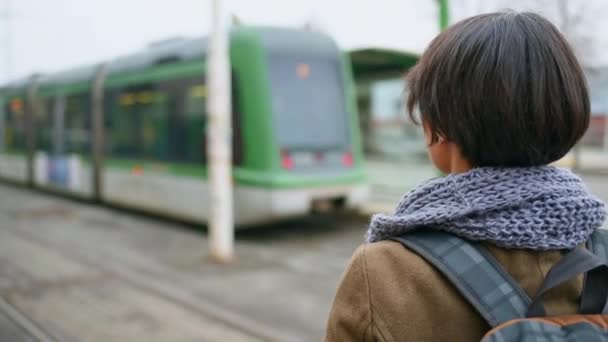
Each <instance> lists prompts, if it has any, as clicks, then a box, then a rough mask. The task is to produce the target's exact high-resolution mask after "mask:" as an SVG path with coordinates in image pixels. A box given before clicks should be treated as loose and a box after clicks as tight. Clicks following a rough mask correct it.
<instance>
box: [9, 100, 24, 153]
mask: <svg viewBox="0 0 608 342" xmlns="http://www.w3.org/2000/svg"><path fill="white" fill-rule="evenodd" d="M4 110H5V113H6V120H5V125H4V147H5V150H6V151H9V152H23V151H25V101H24V99H23V98H22V97H13V98H11V99H9V101H8V102H7V103H6V105H5V107H4Z"/></svg>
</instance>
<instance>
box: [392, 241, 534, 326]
mask: <svg viewBox="0 0 608 342" xmlns="http://www.w3.org/2000/svg"><path fill="white" fill-rule="evenodd" d="M392 240H394V241H397V242H400V243H401V244H403V245H404V246H405V247H407V248H408V249H411V250H413V251H414V252H416V253H417V254H418V255H420V256H421V257H422V258H424V259H425V260H426V261H427V262H429V263H430V264H431V265H433V266H435V268H437V269H438V270H439V271H440V272H441V273H443V275H444V276H445V277H446V278H448V279H449V280H450V282H451V283H452V284H453V285H454V286H455V287H456V288H457V289H458V290H459V291H460V293H461V294H462V295H463V296H464V297H465V298H466V299H467V300H468V301H469V302H470V303H471V305H473V307H475V309H476V310H477V311H478V312H479V314H481V316H482V317H483V318H484V319H485V320H486V321H487V322H488V324H490V325H491V326H492V327H496V326H498V325H500V324H501V323H504V322H506V321H509V320H512V319H517V318H524V317H526V311H527V309H528V306H529V305H530V303H531V300H530V297H528V295H527V294H526V293H525V292H524V291H523V289H521V287H520V286H519V285H518V284H517V282H516V281H515V280H514V279H513V278H511V276H509V275H508V274H507V272H506V271H505V270H504V269H503V268H502V266H501V265H500V264H499V263H498V261H497V260H496V259H495V258H494V257H493V256H492V255H491V254H490V253H489V252H488V251H486V250H485V249H483V248H481V247H479V246H478V245H477V244H475V243H470V242H468V241H466V240H464V239H461V238H459V237H458V236H455V235H453V234H449V233H444V232H439V231H424V232H423V231H418V232H412V233H408V234H405V235H402V236H399V237H395V238H393V239H392Z"/></svg>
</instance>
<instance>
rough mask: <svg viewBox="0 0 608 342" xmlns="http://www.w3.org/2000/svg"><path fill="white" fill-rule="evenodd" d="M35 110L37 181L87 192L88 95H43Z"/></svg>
mask: <svg viewBox="0 0 608 342" xmlns="http://www.w3.org/2000/svg"><path fill="white" fill-rule="evenodd" d="M37 114H38V115H37V120H36V123H37V125H36V132H37V134H36V146H37V148H36V156H35V160H36V172H35V173H36V179H37V181H38V182H37V183H39V184H41V185H48V186H51V187H55V188H62V189H64V190H68V191H71V192H85V193H88V192H90V179H88V178H90V176H91V171H90V167H87V165H88V164H89V161H90V160H91V139H92V136H91V119H90V116H91V114H90V96H89V95H88V94H85V93H82V94H70V95H57V96H54V97H50V98H47V99H45V100H43V101H42V103H41V104H40V105H39V107H38V108H37Z"/></svg>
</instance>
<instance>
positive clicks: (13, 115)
mask: <svg viewBox="0 0 608 342" xmlns="http://www.w3.org/2000/svg"><path fill="white" fill-rule="evenodd" d="M2 108H3V111H2V114H3V115H2V137H1V138H2V149H1V150H0V177H2V178H3V179H6V180H10V181H14V182H18V183H22V184H26V183H27V173H28V171H27V170H28V165H27V152H26V147H27V144H26V140H25V139H26V119H25V115H26V114H25V110H26V109H25V96H24V95H15V96H8V95H7V96H5V97H4V101H3V103H2Z"/></svg>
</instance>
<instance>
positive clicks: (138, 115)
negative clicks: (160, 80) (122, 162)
mask: <svg viewBox="0 0 608 342" xmlns="http://www.w3.org/2000/svg"><path fill="white" fill-rule="evenodd" d="M112 98H113V104H112V106H111V107H110V111H109V113H108V115H109V116H110V117H109V120H108V122H107V126H109V127H108V129H107V133H108V136H109V140H110V142H111V146H109V148H110V149H111V154H112V155H113V156H115V157H120V158H136V159H150V160H166V159H167V154H168V153H167V141H166V140H167V139H166V137H167V117H168V108H167V105H168V95H167V93H165V92H163V91H161V90H159V89H158V87H157V85H155V84H141V85H137V86H132V87H128V88H125V89H121V90H118V91H116V92H114V94H113V96H112Z"/></svg>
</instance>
